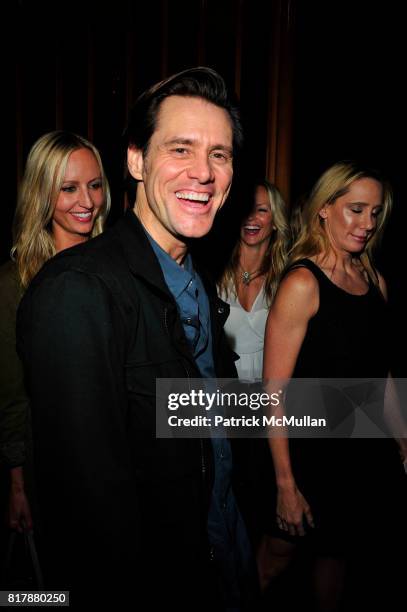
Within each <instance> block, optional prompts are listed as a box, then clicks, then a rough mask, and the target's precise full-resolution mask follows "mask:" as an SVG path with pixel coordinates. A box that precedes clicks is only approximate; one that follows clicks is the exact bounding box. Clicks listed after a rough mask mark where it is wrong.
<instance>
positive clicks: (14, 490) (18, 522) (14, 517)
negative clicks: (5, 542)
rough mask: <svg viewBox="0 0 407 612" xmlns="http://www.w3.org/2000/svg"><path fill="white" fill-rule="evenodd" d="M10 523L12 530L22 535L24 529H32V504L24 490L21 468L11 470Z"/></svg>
mask: <svg viewBox="0 0 407 612" xmlns="http://www.w3.org/2000/svg"><path fill="white" fill-rule="evenodd" d="M8 523H9V527H10V529H16V530H17V531H19V532H20V533H22V531H23V529H32V527H33V522H32V518H31V511H30V504H29V503H28V499H27V496H26V493H25V489H24V475H23V468H22V467H21V466H19V467H14V468H11V470H10V498H9V513H8Z"/></svg>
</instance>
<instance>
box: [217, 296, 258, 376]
mask: <svg viewBox="0 0 407 612" xmlns="http://www.w3.org/2000/svg"><path fill="white" fill-rule="evenodd" d="M220 297H221V298H222V299H223V300H224V301H225V302H227V303H228V304H229V305H230V315H229V317H228V319H227V321H226V323H225V332H226V336H227V339H228V341H229V344H230V346H231V347H232V349H233V350H234V351H235V353H237V354H238V355H239V357H240V359H239V360H238V361H236V362H235V365H236V369H237V373H238V375H239V378H240V379H244V380H250V379H261V378H262V372H263V348H264V331H265V327H266V321H267V315H268V311H269V309H268V307H267V303H266V296H265V294H264V286H263V287H262V288H261V289H260V291H259V293H258V295H257V297H256V299H255V301H254V303H253V306H252V309H251V310H250V312H247V311H246V310H245V309H244V308H243V307H242V305H241V304H240V302H239V299H238V297H237V296H236V297H235V296H234V295H233V294H231V293H229V296H228V297H227V298H226V297H225V295H224V294H223V293H221V295H220Z"/></svg>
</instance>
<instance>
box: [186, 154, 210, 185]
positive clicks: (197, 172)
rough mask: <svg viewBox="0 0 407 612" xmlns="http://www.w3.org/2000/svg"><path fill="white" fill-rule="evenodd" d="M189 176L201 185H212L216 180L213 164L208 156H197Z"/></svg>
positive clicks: (189, 170) (192, 163) (190, 168)
mask: <svg viewBox="0 0 407 612" xmlns="http://www.w3.org/2000/svg"><path fill="white" fill-rule="evenodd" d="M188 175H189V176H190V177H191V178H195V179H197V180H198V181H199V182H200V183H210V182H212V181H213V180H214V172H213V168H212V164H211V161H210V159H209V158H208V156H207V155H206V154H199V155H195V157H194V158H193V160H192V162H191V165H190V167H189V169H188Z"/></svg>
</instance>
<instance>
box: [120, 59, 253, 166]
mask: <svg viewBox="0 0 407 612" xmlns="http://www.w3.org/2000/svg"><path fill="white" fill-rule="evenodd" d="M169 96H188V97H194V98H203V99H204V100H207V101H208V102H211V103H212V104H215V106H219V107H220V108H224V109H225V110H226V111H227V113H228V114H229V117H230V120H231V124H232V130H233V149H234V151H238V150H239V149H240V148H241V146H242V144H243V131H242V125H241V122H240V115H239V111H238V109H237V106H236V105H235V104H234V102H233V101H232V99H231V97H230V95H229V92H228V90H227V87H226V84H225V81H224V80H223V78H222V77H221V76H220V75H219V74H218V73H217V72H215V70H212V68H207V67H197V68H190V69H188V70H183V71H182V72H178V73H177V74H174V75H172V76H170V77H168V78H167V79H164V80H163V81H160V82H159V83H157V84H156V85H153V86H152V87H150V89H148V90H147V91H145V92H144V93H142V94H141V96H140V97H139V98H138V99H137V101H136V103H135V105H134V107H133V109H132V111H131V113H130V117H129V122H128V126H127V130H126V140H127V146H130V147H131V146H133V147H135V148H137V149H140V150H142V151H143V153H144V155H145V154H146V153H147V149H148V145H149V143H150V139H151V137H152V135H153V133H154V131H155V129H156V123H157V116H158V112H159V110H160V106H161V103H162V102H163V100H165V98H168V97H169Z"/></svg>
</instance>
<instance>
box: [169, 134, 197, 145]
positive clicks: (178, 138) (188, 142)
mask: <svg viewBox="0 0 407 612" xmlns="http://www.w3.org/2000/svg"><path fill="white" fill-rule="evenodd" d="M164 144H165V145H166V146H170V145H175V144H183V145H190V146H192V145H194V144H195V141H194V140H191V139H190V138H182V137H181V136H175V138H171V140H166V141H165V143H164Z"/></svg>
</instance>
